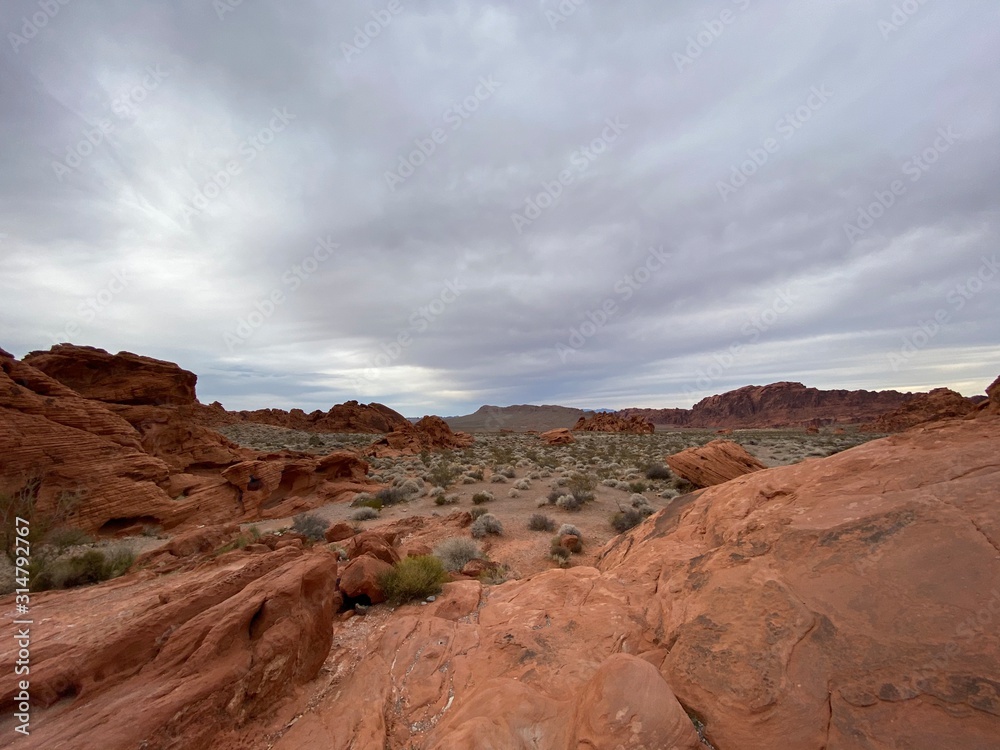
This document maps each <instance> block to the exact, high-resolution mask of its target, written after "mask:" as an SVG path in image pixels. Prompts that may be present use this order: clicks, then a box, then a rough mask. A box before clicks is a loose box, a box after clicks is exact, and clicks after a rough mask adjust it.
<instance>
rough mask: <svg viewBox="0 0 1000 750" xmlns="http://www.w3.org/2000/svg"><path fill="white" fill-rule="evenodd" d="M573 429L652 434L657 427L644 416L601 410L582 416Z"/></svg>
mask: <svg viewBox="0 0 1000 750" xmlns="http://www.w3.org/2000/svg"><path fill="white" fill-rule="evenodd" d="M573 429H574V430H577V431H580V432H631V433H634V434H637V435H652V434H653V431H654V430H655V429H656V428H655V427H654V426H653V424H652V423H651V422H649V421H647V420H646V419H645V418H644V417H640V416H637V415H631V416H623V415H622V414H620V413H609V412H599V413H597V414H594V415H593V416H590V417H580V419H578V420H577V422H576V424H575V425H573Z"/></svg>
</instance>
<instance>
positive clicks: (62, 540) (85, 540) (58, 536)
mask: <svg viewBox="0 0 1000 750" xmlns="http://www.w3.org/2000/svg"><path fill="white" fill-rule="evenodd" d="M93 541H94V537H92V536H90V534H88V533H87V532H85V531H84V530H83V529H77V528H74V527H72V526H63V527H62V528H58V529H53V530H52V531H50V532H49V533H48V535H47V536H46V537H45V543H46V544H51V545H52V546H53V547H55V548H56V549H58V550H59V551H60V552H64V551H65V550H67V549H69V548H70V547H79V546H80V545H83V544H92V543H93Z"/></svg>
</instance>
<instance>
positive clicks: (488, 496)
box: [472, 492, 494, 505]
mask: <svg viewBox="0 0 1000 750" xmlns="http://www.w3.org/2000/svg"><path fill="white" fill-rule="evenodd" d="M493 500H494V497H493V493H492V492H477V493H476V494H475V495H473V496H472V503H473V504H474V505H482V504H483V503H491V502H493Z"/></svg>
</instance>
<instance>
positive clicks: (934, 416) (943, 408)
mask: <svg viewBox="0 0 1000 750" xmlns="http://www.w3.org/2000/svg"><path fill="white" fill-rule="evenodd" d="M975 409H976V402H975V401H973V400H972V399H969V398H965V396H963V395H962V394H960V393H956V392H955V391H953V390H951V389H949V388H935V389H934V390H933V391H931V392H930V393H918V394H916V395H915V396H914V398H912V399H911V400H909V401H907V402H906V403H905V404H903V405H902V406H900V407H899V408H898V409H896V410H894V411H891V412H889V413H888V414H883V415H882V416H880V417H879V418H878V419H875V420H873V421H871V422H869V423H867V424H865V425H862V427H861V429H862V430H864V431H866V432H902V431H903V430H908V429H909V428H911V427H915V426H917V425H919V424H924V423H925V422H933V421H936V420H938V419H951V418H955V417H964V416H966V415H967V414H969V413H971V412H973V411H975Z"/></svg>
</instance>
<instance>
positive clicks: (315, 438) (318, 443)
mask: <svg viewBox="0 0 1000 750" xmlns="http://www.w3.org/2000/svg"><path fill="white" fill-rule="evenodd" d="M322 446H323V438H321V437H320V436H319V435H310V436H309V447H311V448H321V447H322Z"/></svg>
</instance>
